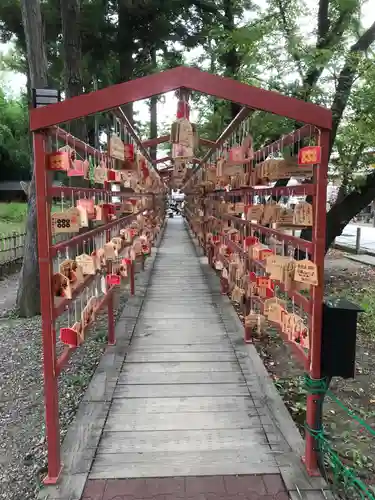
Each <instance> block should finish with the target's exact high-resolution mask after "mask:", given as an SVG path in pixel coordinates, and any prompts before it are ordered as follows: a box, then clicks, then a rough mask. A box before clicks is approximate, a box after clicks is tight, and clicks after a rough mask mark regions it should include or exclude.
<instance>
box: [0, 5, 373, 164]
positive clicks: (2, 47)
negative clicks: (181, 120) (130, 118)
mask: <svg viewBox="0 0 375 500" xmlns="http://www.w3.org/2000/svg"><path fill="white" fill-rule="evenodd" d="M0 1H1V0H0ZM305 2H306V4H307V5H308V7H309V8H310V7H311V8H316V7H317V5H318V0H305ZM256 3H257V4H258V6H259V7H260V8H264V7H265V1H264V0H257V2H256ZM371 3H372V4H374V0H368V1H366V2H365V3H364V5H363V8H362V16H361V17H362V24H363V27H364V28H368V27H369V26H370V25H371V24H372V23H373V22H374V21H375V9H374V6H371ZM247 20H249V17H248V16H246V18H245V19H244V21H247ZM310 23H311V17H310V18H305V19H303V18H301V20H300V27H301V30H302V31H306V33H307V34H308V33H310V32H311V26H310ZM9 48H10V45H9V44H0V52H6V51H7V50H9ZM200 53H201V52H200V50H199V49H198V50H196V49H194V50H192V51H191V52H190V53H188V54H186V62H187V63H189V62H190V61H192V60H193V59H195V58H196V57H198V56H199V55H200ZM0 73H1V72H0ZM0 76H2V80H3V81H5V85H6V87H7V90H8V91H9V92H10V93H12V94H15V95H17V94H19V93H20V92H21V91H22V89H24V88H25V85H26V78H25V76H24V75H22V74H17V73H7V74H5V73H4V72H3V73H2V74H1V75H0ZM290 76H291V78H292V79H295V78H296V76H297V75H290ZM176 107H177V99H176V97H175V95H174V92H170V93H167V94H165V100H164V102H163V103H159V104H158V122H159V125H160V124H164V123H171V122H172V121H173V120H174V119H175V115H176ZM135 110H136V111H137V112H138V119H139V120H141V121H143V122H146V121H148V120H149V110H148V107H147V105H146V103H145V102H144V101H141V102H138V103H135ZM191 120H192V121H196V120H197V115H196V114H195V113H194V109H192V110H191ZM160 155H161V156H164V154H163V153H162V152H161V153H160ZM160 155H159V152H158V156H159V157H160Z"/></svg>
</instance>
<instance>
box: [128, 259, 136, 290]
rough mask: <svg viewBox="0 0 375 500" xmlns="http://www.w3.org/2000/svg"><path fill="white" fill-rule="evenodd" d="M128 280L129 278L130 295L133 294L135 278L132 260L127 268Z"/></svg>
mask: <svg viewBox="0 0 375 500" xmlns="http://www.w3.org/2000/svg"><path fill="white" fill-rule="evenodd" d="M129 268H130V269H129V278H130V295H134V293H135V278H134V274H135V273H134V261H133V260H132V261H131V263H130V266H129Z"/></svg>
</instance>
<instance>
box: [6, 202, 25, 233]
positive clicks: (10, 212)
mask: <svg viewBox="0 0 375 500" xmlns="http://www.w3.org/2000/svg"><path fill="white" fill-rule="evenodd" d="M26 215H27V203H18V202H13V203H0V234H4V235H9V234H11V233H13V232H16V233H23V232H24V230H25V220H26Z"/></svg>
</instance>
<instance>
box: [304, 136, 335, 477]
mask: <svg viewBox="0 0 375 500" xmlns="http://www.w3.org/2000/svg"><path fill="white" fill-rule="evenodd" d="M329 145H330V132H329V130H322V133H321V137H320V146H321V147H322V161H321V163H320V165H318V166H317V167H316V169H315V176H314V182H315V184H316V186H317V189H316V195H315V196H314V198H315V199H314V204H313V206H314V208H315V210H314V226H313V235H312V242H313V245H314V261H315V263H316V264H317V267H318V281H319V285H318V286H316V287H313V292H312V321H311V346H310V347H311V351H310V376H311V378H313V379H319V378H320V377H321V369H320V363H321V344H322V303H323V296H324V257H325V242H326V215H327V213H326V202H327V177H328V161H329ZM320 398H321V395H318V394H308V396H307V414H306V421H307V425H308V426H309V427H310V428H311V429H316V424H317V412H318V405H319V403H320V401H319V400H320ZM304 461H305V465H306V469H307V472H308V473H309V474H310V475H319V471H318V465H317V453H316V440H315V439H314V437H313V436H311V434H310V433H309V432H306V454H305V458H304Z"/></svg>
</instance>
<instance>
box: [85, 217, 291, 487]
mask: <svg viewBox="0 0 375 500" xmlns="http://www.w3.org/2000/svg"><path fill="white" fill-rule="evenodd" d="M250 377H251V375H250ZM251 380H252V378H250V382H251ZM264 416H265V411H264V409H263V408H262V405H261V403H260V402H259V400H257V398H255V399H254V398H253V397H252V394H251V386H250V387H248V386H247V384H246V380H245V378H244V374H243V373H242V369H241V367H240V365H239V363H238V360H237V357H236V354H235V352H234V349H233V347H232V345H231V342H230V340H229V337H228V335H227V333H226V330H225V326H224V323H223V321H222V319H221V317H220V311H218V310H217V308H216V307H215V305H214V304H213V301H212V297H211V296H210V290H209V288H208V285H207V283H206V282H205V278H204V275H203V272H202V269H201V266H200V263H199V260H198V259H197V255H196V252H195V249H194V247H193V244H192V243H191V241H190V237H189V235H188V233H187V231H186V230H185V229H184V227H183V221H182V219H172V220H169V223H168V227H167V229H166V233H165V236H164V240H163V243H162V245H161V248H160V250H159V254H158V257H157V260H156V262H155V266H154V270H153V273H152V278H151V283H150V285H149V288H148V290H147V294H146V300H145V303H144V306H143V308H142V310H141V314H140V317H139V319H138V322H137V325H136V328H135V332H134V335H133V339H132V342H131V347H130V351H129V353H128V355H127V356H126V359H125V363H124V365H123V368H122V372H121V375H120V377H119V381H118V385H117V387H116V390H115V393H114V399H113V402H112V406H111V409H110V412H109V415H108V419H107V422H106V425H105V427H104V432H103V436H102V439H101V442H100V445H99V449H98V452H97V455H96V459H95V461H94V465H93V468H92V471H91V475H90V477H91V478H96V479H98V478H100V479H102V478H128V477H164V476H169V475H172V476H188V475H213V474H220V475H221V474H255V473H257V474H258V473H278V472H279V470H278V468H277V464H276V460H275V457H274V456H273V453H272V448H271V446H276V447H277V449H278V450H279V451H287V450H288V449H289V448H288V447H287V444H286V442H285V440H284V439H283V438H282V436H280V435H278V434H277V433H275V429H274V428H273V426H272V425H269V424H268V420H267V419H266V420H265V421H263V418H264Z"/></svg>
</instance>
